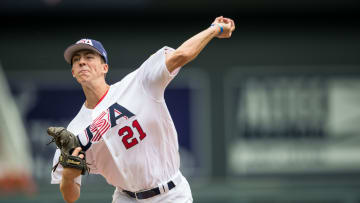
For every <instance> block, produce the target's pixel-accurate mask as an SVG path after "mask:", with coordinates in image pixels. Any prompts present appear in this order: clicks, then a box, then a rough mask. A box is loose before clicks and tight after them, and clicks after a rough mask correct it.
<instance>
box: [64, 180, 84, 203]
mask: <svg viewBox="0 0 360 203" xmlns="http://www.w3.org/2000/svg"><path fill="white" fill-rule="evenodd" d="M60 191H61V194H62V196H63V198H64V200H65V202H66V203H73V202H76V200H78V199H79V197H80V189H79V188H77V187H76V186H75V187H67V186H66V185H64V184H60Z"/></svg>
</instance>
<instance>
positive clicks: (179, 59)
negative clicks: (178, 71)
mask: <svg viewBox="0 0 360 203" xmlns="http://www.w3.org/2000/svg"><path fill="white" fill-rule="evenodd" d="M172 56H173V59H174V60H173V61H174V63H175V64H176V66H177V67H180V66H184V65H185V64H187V63H189V62H190V61H192V60H194V58H195V57H196V54H194V53H191V52H189V51H183V50H176V51H175V52H174V53H173V55H172Z"/></svg>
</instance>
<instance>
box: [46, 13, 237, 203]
mask: <svg viewBox="0 0 360 203" xmlns="http://www.w3.org/2000/svg"><path fill="white" fill-rule="evenodd" d="M234 30H235V25H234V21H233V20H232V19H230V18H224V17H222V16H221V17H217V18H216V19H215V20H214V22H213V23H212V24H211V26H210V27H209V28H207V29H205V30H203V31H202V32H200V33H198V34H197V35H195V36H193V37H192V38H190V39H188V40H187V41H186V42H184V43H183V44H182V45H181V46H180V47H179V48H177V49H176V50H174V49H172V48H170V47H163V48H161V49H160V50H158V51H157V52H156V53H154V54H153V55H151V56H150V57H149V58H148V59H147V60H146V61H145V62H144V63H143V64H142V65H141V66H140V67H139V68H138V69H136V70H135V71H133V72H131V73H129V74H128V75H127V76H125V77H124V78H123V79H122V80H120V81H119V82H117V83H115V84H113V85H108V84H107V83H106V81H105V75H106V73H107V72H108V69H109V66H108V59H107V53H106V51H105V49H104V47H103V46H102V44H101V43H100V42H98V41H96V40H92V39H81V40H79V41H78V42H76V43H75V44H73V45H71V46H69V47H68V48H67V49H66V50H65V52H64V57H65V60H66V62H68V63H69V64H71V67H72V69H71V73H72V75H73V77H74V78H76V80H77V81H78V82H79V84H80V85H81V87H82V89H83V92H84V94H85V97H86V100H85V102H84V104H83V106H82V107H81V109H80V111H79V113H78V114H77V115H76V117H75V118H74V119H73V120H72V121H71V122H70V124H69V125H68V127H67V131H69V132H71V133H73V134H74V135H76V136H77V138H78V140H79V142H80V145H81V147H78V148H76V149H75V150H74V151H73V152H72V156H75V157H76V158H80V159H81V160H83V159H86V163H88V167H89V168H90V173H93V174H101V175H102V176H103V177H104V178H105V179H106V181H107V182H108V183H109V184H111V185H113V186H115V188H116V189H115V192H114V195H113V201H112V202H113V203H121V202H140V201H141V202H172V203H174V202H175V203H177V202H179V203H184V202H192V201H193V198H192V194H191V190H190V186H189V184H188V182H187V180H186V179H185V178H184V176H183V175H182V174H181V172H180V171H179V168H180V158H179V152H178V148H179V146H178V140H177V133H176V130H175V126H174V123H173V121H172V119H171V117H170V114H169V111H168V109H167V107H166V104H165V101H164V91H165V88H166V86H167V85H168V84H169V83H170V81H171V80H172V79H173V78H174V77H175V76H176V75H177V74H178V72H179V70H180V68H181V67H182V66H184V65H185V64H187V63H189V62H190V61H192V60H193V59H195V58H196V56H197V55H198V54H199V53H200V52H201V50H202V49H203V48H204V47H205V46H206V45H207V44H208V43H209V42H210V40H211V39H213V38H214V37H217V38H230V37H231V34H232V32H233V31H234ZM80 152H84V153H80ZM60 154H61V153H60V150H59V149H57V151H56V152H55V156H54V161H53V165H54V166H57V163H58V162H59V157H60V158H61V156H60ZM71 163H77V162H76V161H71ZM65 166H66V165H58V166H57V168H56V169H55V170H54V171H53V172H52V174H51V183H52V184H60V191H61V193H62V195H63V197H64V199H65V201H66V202H75V201H76V200H77V199H78V198H79V197H80V185H81V176H80V175H81V174H82V171H81V170H79V169H77V168H72V167H65Z"/></svg>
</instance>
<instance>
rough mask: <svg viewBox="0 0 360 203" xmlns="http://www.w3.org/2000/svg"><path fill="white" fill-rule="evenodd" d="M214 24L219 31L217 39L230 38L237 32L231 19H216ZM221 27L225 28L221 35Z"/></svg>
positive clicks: (221, 17)
mask: <svg viewBox="0 0 360 203" xmlns="http://www.w3.org/2000/svg"><path fill="white" fill-rule="evenodd" d="M212 24H214V26H216V28H217V29H218V30H219V35H218V36H216V37H217V38H230V37H231V35H232V32H233V31H234V30H235V23H234V21H233V20H232V19H230V18H224V17H223V16H220V17H217V18H215V20H214V22H213V23H212ZM220 27H222V28H223V31H222V33H220Z"/></svg>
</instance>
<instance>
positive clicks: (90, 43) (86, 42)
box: [76, 39, 94, 46]
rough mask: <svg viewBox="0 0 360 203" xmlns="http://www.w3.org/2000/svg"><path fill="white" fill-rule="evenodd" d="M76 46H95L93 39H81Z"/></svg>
mask: <svg viewBox="0 0 360 203" xmlns="http://www.w3.org/2000/svg"><path fill="white" fill-rule="evenodd" d="M76 44H88V45H90V46H94V45H93V43H92V41H91V39H81V40H79V41H77V42H76Z"/></svg>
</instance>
